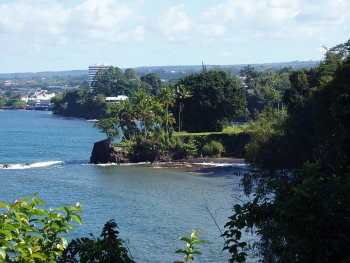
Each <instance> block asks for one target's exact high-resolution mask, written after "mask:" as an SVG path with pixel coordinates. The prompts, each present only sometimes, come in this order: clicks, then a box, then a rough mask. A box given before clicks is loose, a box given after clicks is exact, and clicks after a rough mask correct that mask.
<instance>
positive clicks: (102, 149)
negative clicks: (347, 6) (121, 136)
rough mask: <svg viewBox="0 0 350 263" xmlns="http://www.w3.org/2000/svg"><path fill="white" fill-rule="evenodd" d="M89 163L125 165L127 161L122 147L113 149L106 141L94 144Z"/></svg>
mask: <svg viewBox="0 0 350 263" xmlns="http://www.w3.org/2000/svg"><path fill="white" fill-rule="evenodd" d="M90 162H91V163H94V164H100V163H127V162H129V159H128V157H127V154H126V152H125V149H124V148H122V147H113V146H111V145H110V144H109V142H108V140H102V141H99V142H95V144H94V148H93V149H92V153H91V157H90Z"/></svg>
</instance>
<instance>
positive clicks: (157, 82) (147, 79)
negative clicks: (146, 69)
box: [141, 72, 162, 95]
mask: <svg viewBox="0 0 350 263" xmlns="http://www.w3.org/2000/svg"><path fill="white" fill-rule="evenodd" d="M141 81H142V82H143V83H145V84H146V88H145V90H146V91H147V92H148V93H149V94H152V95H156V94H157V93H158V91H159V90H160V88H161V87H162V81H161V79H160V78H159V76H158V75H157V74H156V73H153V72H152V73H149V74H146V75H144V76H142V77H141Z"/></svg>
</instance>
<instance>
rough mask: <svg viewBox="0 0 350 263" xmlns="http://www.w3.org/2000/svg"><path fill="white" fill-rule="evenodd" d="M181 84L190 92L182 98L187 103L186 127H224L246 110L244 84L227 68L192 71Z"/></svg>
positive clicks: (201, 129) (184, 110) (190, 128)
mask: <svg viewBox="0 0 350 263" xmlns="http://www.w3.org/2000/svg"><path fill="white" fill-rule="evenodd" d="M179 84H181V85H183V86H185V87H186V89H187V90H188V91H189V94H190V95H189V96H187V97H186V98H178V99H180V100H181V101H182V103H183V112H184V113H183V114H182V115H183V116H182V118H183V130H187V131H221V130H222V128H223V127H224V126H225V124H227V123H229V122H230V121H232V120H233V119H234V118H237V117H244V116H245V114H246V99H245V91H244V88H243V86H242V85H241V82H240V81H239V80H238V79H237V78H235V77H231V76H229V75H228V74H226V73H225V72H222V71H217V70H211V71H207V72H202V73H198V74H192V75H189V76H186V77H185V78H184V79H182V80H181V81H180V82H179Z"/></svg>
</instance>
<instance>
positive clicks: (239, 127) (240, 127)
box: [222, 125, 247, 134]
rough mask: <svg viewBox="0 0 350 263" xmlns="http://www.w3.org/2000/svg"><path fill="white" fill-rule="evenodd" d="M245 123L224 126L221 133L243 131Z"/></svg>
mask: <svg viewBox="0 0 350 263" xmlns="http://www.w3.org/2000/svg"><path fill="white" fill-rule="evenodd" d="M246 127H247V126H246V125H232V126H226V127H224V128H223V129H222V133H223V134H239V133H242V132H244V131H245V128H246Z"/></svg>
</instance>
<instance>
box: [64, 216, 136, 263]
mask: <svg viewBox="0 0 350 263" xmlns="http://www.w3.org/2000/svg"><path fill="white" fill-rule="evenodd" d="M117 229H118V226H117V223H116V222H115V220H113V219H112V220H109V221H108V222H106V224H105V225H104V227H103V229H102V233H101V236H100V237H101V238H94V236H92V237H91V238H88V237H82V238H77V239H74V240H72V241H71V242H70V243H69V245H68V248H67V249H66V250H65V251H64V252H63V257H62V259H61V260H60V261H59V262H62V263H64V262H72V263H73V262H83V263H88V262H89V263H95V262H100V263H110V262H115V263H134V260H132V258H131V257H130V256H129V255H128V250H127V249H126V248H125V247H124V246H123V240H121V239H120V238H119V231H118V230H117Z"/></svg>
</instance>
